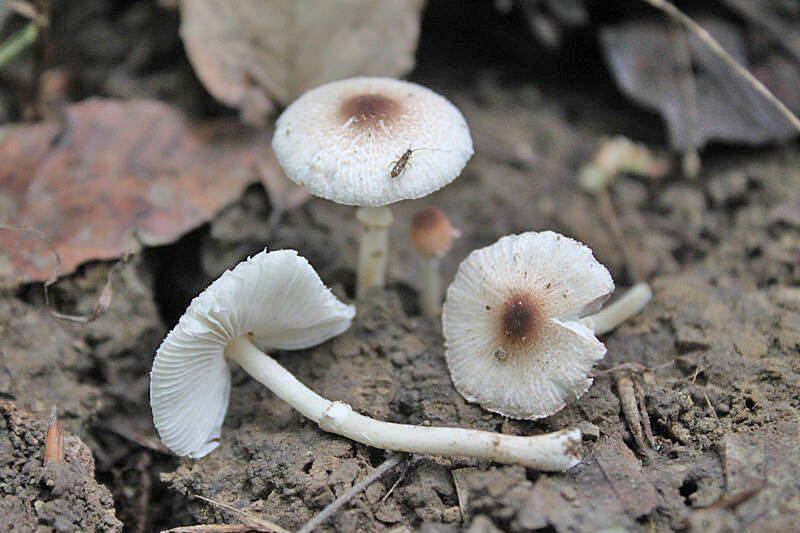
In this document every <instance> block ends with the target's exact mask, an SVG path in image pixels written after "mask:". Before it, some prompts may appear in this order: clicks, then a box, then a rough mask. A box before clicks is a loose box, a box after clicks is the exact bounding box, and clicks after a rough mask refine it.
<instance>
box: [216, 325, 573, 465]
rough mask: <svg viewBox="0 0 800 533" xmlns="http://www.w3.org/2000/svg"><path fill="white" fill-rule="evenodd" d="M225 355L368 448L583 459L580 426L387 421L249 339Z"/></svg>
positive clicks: (528, 461) (562, 461)
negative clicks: (317, 387) (316, 386)
mask: <svg viewBox="0 0 800 533" xmlns="http://www.w3.org/2000/svg"><path fill="white" fill-rule="evenodd" d="M225 357H226V358H227V359H228V360H231V361H235V362H237V363H238V364H239V365H241V367H242V368H244V369H245V371H247V373H248V374H250V375H251V376H252V377H253V378H255V379H256V380H258V381H259V382H261V383H262V384H263V385H264V386H266V387H267V388H268V389H269V390H271V391H272V392H273V393H275V394H276V395H277V396H278V397H279V398H281V399H282V400H283V401H285V402H286V403H288V404H289V405H291V406H292V407H293V408H295V409H297V410H298V411H299V412H300V413H301V414H302V415H303V416H305V417H306V418H309V419H310V420H313V421H314V422H316V423H317V424H318V425H319V427H320V429H322V430H323V431H327V432H330V433H336V434H337V435H342V436H344V437H348V438H350V439H352V440H354V441H356V442H360V443H362V444H366V445H368V446H373V447H375V448H383V449H387V450H394V451H401V452H410V453H420V454H430V455H458V456H465V457H477V458H480V459H488V460H491V461H495V462H498V463H506V464H522V465H525V466H528V467H531V468H536V469H538V470H547V471H556V472H561V471H564V470H567V469H568V468H571V467H573V466H575V465H576V464H578V463H579V462H580V459H579V453H578V450H579V449H580V442H581V432H580V430H578V429H571V430H562V431H556V432H554V433H548V434H545V435H536V436H531V437H520V436H514V435H505V434H502V433H490V432H488V431H478V430H474V429H463V428H446V427H429V426H413V425H409V424H395V423H391V422H382V421H380V420H375V419H373V418H369V417H366V416H363V415H360V414H358V413H356V412H354V411H353V409H352V408H351V407H350V406H349V405H348V404H346V403H343V402H338V401H336V402H331V401H329V400H326V399H325V398H323V397H322V396H320V395H318V394H317V393H315V392H314V391H312V390H311V389H309V388H308V387H306V386H305V385H303V384H302V383H300V381H298V380H297V378H295V377H294V376H293V375H292V374H291V373H290V372H289V371H288V370H286V369H285V368H283V367H282V366H281V365H280V364H278V362H277V361H275V360H274V359H272V358H271V357H270V356H268V355H267V354H265V353H264V352H262V351H261V350H259V349H258V348H256V347H255V346H254V345H253V343H252V342H250V340H249V339H248V338H246V337H239V338H238V339H236V340H234V341H233V342H232V343H231V344H230V345H229V346H228V347H227V348H226V349H225Z"/></svg>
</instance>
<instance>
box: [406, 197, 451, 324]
mask: <svg viewBox="0 0 800 533" xmlns="http://www.w3.org/2000/svg"><path fill="white" fill-rule="evenodd" d="M460 234H461V233H460V232H459V231H458V230H457V229H455V228H454V227H453V225H452V224H450V220H449V219H448V218H447V216H446V215H445V214H444V213H443V212H442V210H441V209H438V208H436V207H426V208H424V209H421V210H420V211H419V212H417V214H416V215H414V218H412V219H411V227H410V228H409V232H408V237H409V240H410V241H411V246H412V247H413V248H414V250H416V252H417V253H418V254H419V255H420V256H421V257H420V259H421V263H422V289H421V290H420V307H421V308H422V314H423V315H424V316H426V317H428V318H435V317H437V316H439V314H440V313H441V311H442V278H441V276H439V263H441V262H442V256H444V254H446V253H447V252H448V251H449V250H450V247H451V246H452V245H453V239H455V238H457V237H458V236H459V235H460Z"/></svg>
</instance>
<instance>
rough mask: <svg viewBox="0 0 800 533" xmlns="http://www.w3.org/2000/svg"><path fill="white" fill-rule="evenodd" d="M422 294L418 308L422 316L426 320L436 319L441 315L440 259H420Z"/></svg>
mask: <svg viewBox="0 0 800 533" xmlns="http://www.w3.org/2000/svg"><path fill="white" fill-rule="evenodd" d="M420 262H421V263H422V292H421V293H420V302H419V304H420V307H421V308H422V314H423V315H424V316H426V317H428V318H436V317H437V316H439V315H440V314H441V313H442V278H441V276H439V264H440V263H441V262H442V259H441V258H440V257H421V258H420Z"/></svg>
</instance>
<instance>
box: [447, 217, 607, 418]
mask: <svg viewBox="0 0 800 533" xmlns="http://www.w3.org/2000/svg"><path fill="white" fill-rule="evenodd" d="M613 290H614V283H613V281H612V280H611V276H610V274H609V273H608V271H607V270H606V269H605V267H603V265H601V264H600V263H598V262H597V260H596V259H595V258H594V257H593V255H592V252H591V250H590V249H589V248H588V247H586V246H584V245H582V244H580V243H578V242H577V241H574V240H573V239H569V238H567V237H563V236H561V235H558V234H556V233H553V232H542V233H534V232H529V233H525V234H521V235H512V236H508V237H503V238H502V239H500V240H499V241H498V242H497V243H495V244H493V245H491V246H489V247H486V248H483V249H480V250H476V251H474V252H472V253H471V254H470V255H469V257H467V259H465V260H464V262H462V264H461V266H460V267H459V270H458V273H457V275H456V278H455V281H454V282H453V284H452V285H451V286H450V288H449V289H448V291H447V300H446V302H445V305H444V309H443V317H442V320H443V330H444V336H445V346H446V358H447V363H448V367H449V369H450V375H451V377H452V379H453V383H454V385H455V387H456V389H458V391H459V392H460V393H461V394H462V395H463V396H464V397H465V398H466V399H467V400H469V401H473V402H476V403H479V404H481V406H483V407H484V408H486V409H488V410H490V411H494V412H497V413H501V414H503V415H506V416H510V417H514V418H524V419H536V418H542V417H545V416H548V415H550V414H552V413H554V412H556V411H558V410H559V409H561V408H563V407H564V405H565V404H566V403H567V402H569V401H571V400H574V399H576V398H578V397H580V396H581V395H583V393H584V392H586V391H587V390H588V388H589V386H590V385H591V383H592V380H591V379H590V378H589V377H588V375H589V372H590V370H591V368H592V366H593V365H594V364H595V362H596V361H598V360H599V359H602V357H603V356H604V355H605V352H606V349H605V346H604V345H603V344H602V343H601V342H600V341H598V340H597V338H596V337H595V336H594V333H593V332H592V331H591V330H590V329H588V328H587V327H585V326H584V325H583V324H581V323H580V322H579V320H578V319H579V317H580V316H581V315H582V314H583V313H585V312H587V311H588V310H592V309H593V308H595V307H597V305H598V303H602V301H603V300H604V299H605V298H606V297H607V296H608V295H609V294H610V293H611V292H612V291H613ZM512 294H528V295H530V297H531V301H533V302H535V304H536V310H537V313H539V314H538V316H537V318H536V320H538V324H539V326H538V328H539V329H537V331H536V341H535V342H532V343H529V344H525V345H522V346H517V347H513V348H510V349H508V355H507V356H506V357H505V358H498V357H496V356H495V353H496V352H497V350H498V348H499V347H500V346H501V344H502V343H503V339H502V336H501V334H500V331H499V328H498V318H497V312H498V307H499V306H502V305H503V303H504V302H505V301H506V300H507V299H508V298H509V295H512ZM487 307H488V309H487Z"/></svg>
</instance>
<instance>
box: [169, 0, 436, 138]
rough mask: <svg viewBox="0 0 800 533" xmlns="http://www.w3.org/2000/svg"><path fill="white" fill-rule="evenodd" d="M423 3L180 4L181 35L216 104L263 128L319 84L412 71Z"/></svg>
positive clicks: (190, 0)
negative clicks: (274, 111) (274, 106)
mask: <svg viewBox="0 0 800 533" xmlns="http://www.w3.org/2000/svg"><path fill="white" fill-rule="evenodd" d="M423 5H424V0H395V1H393V2H385V1H384V0H327V1H325V2H319V1H317V0H296V1H293V2H285V1H283V0H182V1H181V30H180V31H181V38H182V39H183V43H184V45H185V47H186V52H187V54H188V56H189V61H191V63H192V66H193V67H194V70H195V72H196V73H197V75H198V77H199V78H200V80H201V81H202V82H203V84H204V85H205V86H206V89H208V91H209V92H210V93H211V94H212V95H213V96H214V97H215V98H216V99H217V100H219V101H220V102H222V103H224V104H226V105H229V106H232V107H236V108H238V109H239V110H240V111H241V114H242V116H243V118H245V119H247V120H248V121H249V122H256V123H263V122H264V120H265V118H266V115H267V114H268V113H269V111H270V109H271V102H272V101H273V100H275V101H277V102H278V103H280V104H282V105H286V104H288V103H289V102H291V101H292V100H294V99H295V98H296V97H297V96H299V95H300V94H302V93H303V92H305V91H306V90H308V89H310V88H312V87H316V86H317V85H320V84H322V83H325V82H328V81H333V80H337V79H341V78H347V77H350V76H355V75H364V76H399V75H402V74H405V73H406V72H409V71H410V70H411V69H412V68H413V66H414V50H415V49H416V45H417V38H418V36H419V25H420V20H419V19H420V13H421V11H422V7H423Z"/></svg>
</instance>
